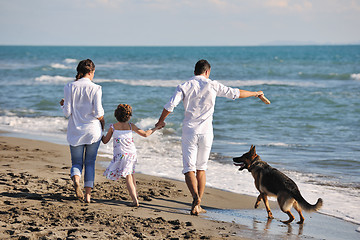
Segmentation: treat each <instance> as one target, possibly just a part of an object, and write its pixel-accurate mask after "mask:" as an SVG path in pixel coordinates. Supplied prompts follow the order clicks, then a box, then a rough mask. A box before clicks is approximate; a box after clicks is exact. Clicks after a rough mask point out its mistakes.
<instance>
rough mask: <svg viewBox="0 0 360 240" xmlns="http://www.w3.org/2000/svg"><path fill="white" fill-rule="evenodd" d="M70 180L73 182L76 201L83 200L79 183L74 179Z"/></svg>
mask: <svg viewBox="0 0 360 240" xmlns="http://www.w3.org/2000/svg"><path fill="white" fill-rule="evenodd" d="M72 180H73V186H74V190H75V194H76V197H77V199H79V200H81V201H82V200H84V194H83V192H82V191H81V188H80V183H79V182H78V181H76V180H75V178H74V177H73V178H72Z"/></svg>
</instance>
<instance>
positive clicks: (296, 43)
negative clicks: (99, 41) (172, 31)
mask: <svg viewBox="0 0 360 240" xmlns="http://www.w3.org/2000/svg"><path fill="white" fill-rule="evenodd" d="M344 45H360V40H359V41H357V42H349V43H332V42H326V43H320V42H314V41H281V40H279V41H269V42H264V43H260V44H254V45H241V44H239V45H95V44H84V45H55V44H42V45H38V44H4V43H0V46H14V47H16V46H30V47H31V46H34V47H262V46H265V47H266V46H344Z"/></svg>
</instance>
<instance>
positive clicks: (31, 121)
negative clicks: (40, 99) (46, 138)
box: [0, 110, 67, 134]
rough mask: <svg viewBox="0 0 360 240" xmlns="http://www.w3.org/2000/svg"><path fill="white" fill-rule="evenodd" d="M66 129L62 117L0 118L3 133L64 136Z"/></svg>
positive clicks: (65, 121)
mask: <svg viewBox="0 0 360 240" xmlns="http://www.w3.org/2000/svg"><path fill="white" fill-rule="evenodd" d="M29 111H31V110H29ZM66 128H67V120H66V119H65V118H63V117H34V118H30V117H17V116H0V129H1V130H4V131H11V132H19V133H22V132H23V133H27V134H64V133H65V132H66Z"/></svg>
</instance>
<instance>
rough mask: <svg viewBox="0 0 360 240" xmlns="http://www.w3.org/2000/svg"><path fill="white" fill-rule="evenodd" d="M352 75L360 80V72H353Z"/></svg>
mask: <svg viewBox="0 0 360 240" xmlns="http://www.w3.org/2000/svg"><path fill="white" fill-rule="evenodd" d="M350 77H351V78H352V79H354V80H360V73H353V74H351V75H350Z"/></svg>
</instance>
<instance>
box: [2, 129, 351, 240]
mask: <svg viewBox="0 0 360 240" xmlns="http://www.w3.org/2000/svg"><path fill="white" fill-rule="evenodd" d="M0 148H1V155H0V163H1V172H0V196H1V197H0V199H1V200H0V206H1V210H0V238H1V239H144V238H146V239H260V238H262V239H271V238H273V237H275V236H276V238H278V237H279V239H302V238H309V237H310V238H313V239H336V238H338V237H342V239H350V238H347V235H344V233H343V232H342V230H341V229H338V230H334V229H332V227H331V226H335V225H337V226H339V225H338V223H337V221H340V222H341V223H342V224H343V225H344V226H345V228H344V229H343V230H345V231H346V227H350V229H351V228H353V231H352V232H349V234H350V235H348V236H349V237H352V236H355V237H356V236H358V235H357V234H358V233H357V232H356V231H355V230H356V229H355V228H354V227H355V225H354V226H352V224H350V223H346V222H345V221H342V220H339V219H336V218H333V217H328V216H325V215H321V214H318V213H312V214H311V215H307V214H306V215H305V218H306V219H305V224H304V225H298V224H296V223H295V222H293V223H292V224H289V225H285V224H282V223H281V222H280V219H281V218H282V219H285V218H286V216H285V214H283V213H281V212H280V211H279V210H278V209H277V206H276V204H275V203H274V202H271V207H272V209H273V212H274V215H275V219H274V220H272V221H270V222H269V221H267V219H266V211H265V210H264V209H262V207H260V209H257V210H252V209H253V204H254V202H255V198H254V197H252V196H247V195H242V194H236V193H231V192H227V191H222V190H218V189H215V188H210V187H207V188H206V190H205V196H204V199H203V202H202V204H203V207H204V209H206V210H207V211H208V213H206V214H202V215H200V216H191V215H190V214H189V210H190V202H191V196H190V195H189V192H188V190H187V188H186V185H185V183H184V182H182V181H174V180H170V179H165V178H159V177H154V176H149V175H144V174H135V176H136V179H137V186H138V194H139V199H140V207H139V208H131V207H128V206H127V205H126V204H127V203H128V202H130V198H129V196H128V193H127V190H126V186H125V182H124V181H110V180H107V179H106V178H105V177H103V176H102V173H103V171H104V169H103V168H102V167H101V166H97V171H96V183H95V186H94V190H93V193H92V199H93V202H92V203H90V204H86V203H83V202H80V201H79V200H77V199H76V198H75V195H74V191H73V188H72V184H71V180H70V176H69V170H70V167H71V164H70V160H69V159H70V154H69V151H68V146H65V145H58V144H53V143H49V142H44V141H37V140H30V139H22V138H14V137H5V136H1V137H0ZM97 161H99V158H98V160H97ZM224 211H225V212H224ZM226 211H233V212H237V214H238V218H237V221H234V220H232V221H225V220H226V218H224V221H219V220H214V218H212V217H211V215H213V216H214V217H215V218H216V216H217V217H218V216H219V214H218V215H217V213H219V212H220V213H222V214H224V213H225V214H226ZM239 216H240V218H239ZM295 216H296V218H297V217H298V216H297V215H296V214H295ZM249 220H250V222H249ZM312 222H313V223H315V228H314V226H313V223H312ZM248 223H250V225H249V224H248ZM324 223H325V224H326V223H327V225H328V226H330V229H327V227H324ZM316 224H318V226H319V228H317V227H316ZM309 229H310V230H309ZM304 233H306V234H304ZM344 237H345V238H344Z"/></svg>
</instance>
